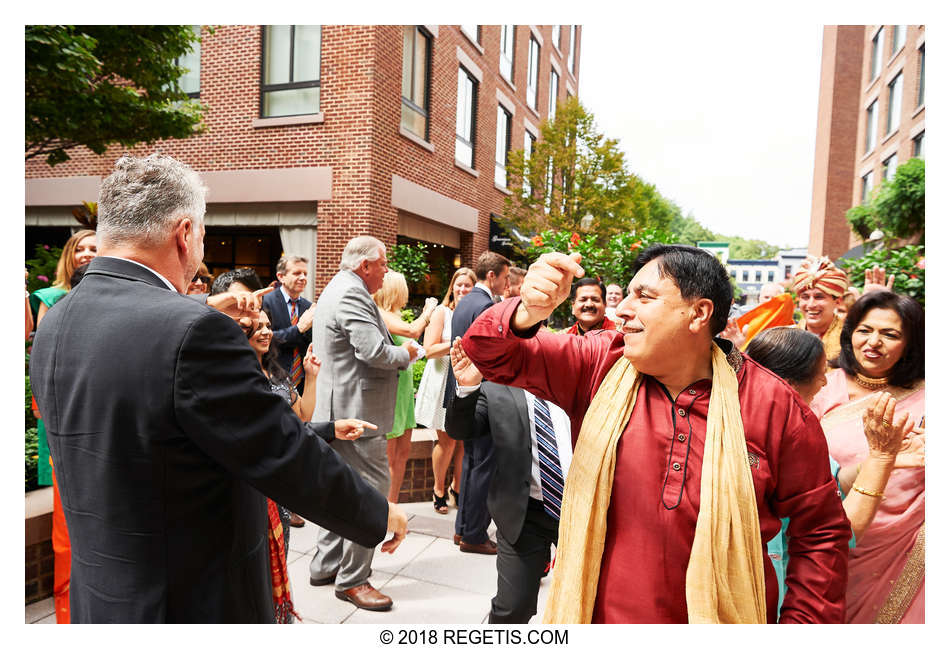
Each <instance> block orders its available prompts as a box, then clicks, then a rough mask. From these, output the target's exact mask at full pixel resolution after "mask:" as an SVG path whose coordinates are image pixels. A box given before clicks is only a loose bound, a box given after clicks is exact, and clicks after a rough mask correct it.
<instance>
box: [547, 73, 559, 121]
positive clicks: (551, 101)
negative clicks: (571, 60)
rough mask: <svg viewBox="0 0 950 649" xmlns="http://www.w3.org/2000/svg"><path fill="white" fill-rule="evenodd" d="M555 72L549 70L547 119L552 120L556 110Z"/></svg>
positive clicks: (556, 78)
mask: <svg viewBox="0 0 950 649" xmlns="http://www.w3.org/2000/svg"><path fill="white" fill-rule="evenodd" d="M557 82H558V76H557V72H555V71H554V70H551V85H550V87H549V89H548V119H554V113H555V111H556V110H557Z"/></svg>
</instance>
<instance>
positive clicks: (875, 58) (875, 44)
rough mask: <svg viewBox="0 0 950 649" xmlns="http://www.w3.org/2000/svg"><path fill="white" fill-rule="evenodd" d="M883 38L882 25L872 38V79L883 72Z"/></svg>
mask: <svg viewBox="0 0 950 649" xmlns="http://www.w3.org/2000/svg"><path fill="white" fill-rule="evenodd" d="M883 38H884V28H883V27H882V28H881V29H879V30H877V33H876V34H875V35H874V38H873V39H871V81H874V80H875V79H877V75H879V74H881V56H882V52H883V47H882V45H883V44H882V43H881V40H882V39H883Z"/></svg>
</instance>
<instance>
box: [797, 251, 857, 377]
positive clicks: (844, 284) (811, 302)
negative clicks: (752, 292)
mask: <svg viewBox="0 0 950 649" xmlns="http://www.w3.org/2000/svg"><path fill="white" fill-rule="evenodd" d="M849 283H850V282H849V281H848V276H847V274H846V273H845V272H844V271H843V270H841V269H840V268H838V267H837V266H835V265H834V264H833V263H832V262H831V260H830V259H828V258H827V257H821V258H818V257H813V256H811V255H809V256H808V257H806V258H805V261H804V262H802V265H801V267H800V268H799V269H798V272H797V273H795V276H794V277H793V278H792V287H793V288H794V290H795V294H796V295H797V296H798V308H799V310H801V312H802V315H803V316H804V317H803V318H802V320H801V322H799V323H798V327H799V329H804V330H805V331H810V332H811V333H813V334H815V335H816V336H818V337H819V338H821V342H822V344H823V345H824V346H825V356H826V357H827V358H828V360H829V361H831V360H834V359H835V358H837V357H838V353H839V352H840V351H841V340H840V339H841V326H842V324H843V323H844V318H841V317H839V316H838V314H837V313H835V309H836V307H837V306H838V305H839V304H840V302H841V296H842V295H844V293H845V291H847V290H848V285H849Z"/></svg>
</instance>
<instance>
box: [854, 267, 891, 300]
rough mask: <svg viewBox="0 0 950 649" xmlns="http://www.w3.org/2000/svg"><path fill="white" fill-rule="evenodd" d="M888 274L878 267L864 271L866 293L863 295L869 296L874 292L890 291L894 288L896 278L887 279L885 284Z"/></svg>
mask: <svg viewBox="0 0 950 649" xmlns="http://www.w3.org/2000/svg"><path fill="white" fill-rule="evenodd" d="M886 275H887V273H886V272H885V271H884V269H883V268H881V267H880V266H878V265H876V264H875V265H874V267H873V268H868V269H867V270H865V271H864V292H863V293H862V295H867V294H868V293H873V292H874V291H890V290H893V287H894V276H893V275H891V276H890V277H888V278H887V282H886V283H885V281H884V278H885V276H886Z"/></svg>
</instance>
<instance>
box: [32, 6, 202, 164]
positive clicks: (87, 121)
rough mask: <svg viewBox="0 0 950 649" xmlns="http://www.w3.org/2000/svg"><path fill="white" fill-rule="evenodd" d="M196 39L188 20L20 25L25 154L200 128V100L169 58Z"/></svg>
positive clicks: (57, 154)
mask: <svg viewBox="0 0 950 649" xmlns="http://www.w3.org/2000/svg"><path fill="white" fill-rule="evenodd" d="M198 40H199V37H198V35H197V34H196V33H195V32H194V30H193V29H192V28H191V26H189V25H119V26H116V25H86V26H78V25H27V26H26V77H25V85H26V159H30V158H36V157H42V156H45V157H46V162H47V164H49V165H51V166H52V165H55V164H58V163H60V162H65V161H66V160H68V159H69V154H68V153H67V151H69V150H70V149H73V148H75V147H78V146H85V147H87V148H89V149H90V150H92V151H93V152H94V153H97V154H100V155H101V154H102V153H104V152H105V150H106V148H107V147H108V146H109V145H110V144H114V143H118V144H121V145H122V146H126V147H131V146H134V145H135V144H138V143H140V142H147V143H152V142H154V141H155V140H159V139H163V138H186V137H189V136H191V135H193V134H195V133H196V132H198V131H200V129H201V120H202V115H203V113H204V107H202V106H201V105H200V104H199V103H198V102H195V101H192V100H189V98H188V96H187V95H186V94H185V93H184V92H182V91H181V89H180V88H179V87H178V80H179V79H180V78H181V76H182V75H183V74H184V72H185V69H184V68H183V67H181V66H179V65H178V64H177V63H176V59H178V58H180V57H182V56H184V55H185V54H187V53H188V52H190V51H191V49H192V48H193V46H194V44H195V43H196V42H197V41H198Z"/></svg>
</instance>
